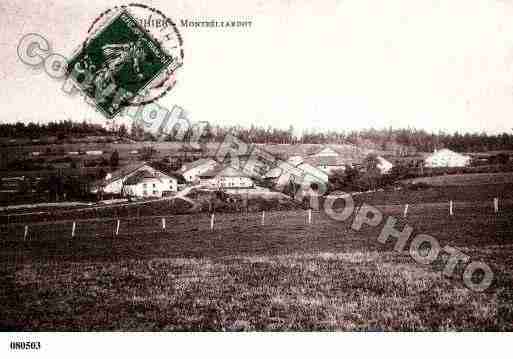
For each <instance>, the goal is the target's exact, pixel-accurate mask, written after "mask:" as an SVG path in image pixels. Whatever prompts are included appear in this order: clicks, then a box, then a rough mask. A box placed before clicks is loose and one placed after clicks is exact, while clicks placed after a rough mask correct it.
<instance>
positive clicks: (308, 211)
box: [210, 209, 312, 231]
mask: <svg viewBox="0 0 513 359" xmlns="http://www.w3.org/2000/svg"><path fill="white" fill-rule="evenodd" d="M307 218H308V224H312V209H308V210H307ZM214 223H215V213H212V214H211V215H210V230H211V231H213V230H214ZM260 224H261V225H262V226H264V225H265V211H262V217H261V219H260Z"/></svg>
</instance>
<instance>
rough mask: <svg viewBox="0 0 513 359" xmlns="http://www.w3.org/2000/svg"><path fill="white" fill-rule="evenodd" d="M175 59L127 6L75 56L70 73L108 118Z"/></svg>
mask: <svg viewBox="0 0 513 359" xmlns="http://www.w3.org/2000/svg"><path fill="white" fill-rule="evenodd" d="M173 61H174V59H173V57H171V56H170V55H169V54H167V53H166V51H164V50H163V49H162V47H161V46H160V44H159V42H158V41H156V40H155V39H154V38H153V37H152V36H151V35H150V34H149V32H147V31H146V30H145V29H144V28H143V27H141V25H140V24H139V23H138V22H137V21H136V20H135V19H134V18H133V17H132V16H131V15H130V14H129V13H128V12H127V11H125V10H123V11H121V12H120V13H119V14H118V15H117V16H115V17H114V18H113V19H111V20H110V21H109V23H108V24H106V25H105V26H103V27H102V28H101V29H99V30H98V31H97V32H96V33H95V35H94V37H92V38H91V39H89V40H88V41H86V43H85V44H84V46H83V47H82V49H81V50H80V51H78V52H77V53H76V54H75V55H74V56H73V57H72V58H71V60H70V61H69V63H68V75H69V76H70V77H71V78H72V79H73V80H74V82H75V83H76V84H77V85H78V87H80V89H81V90H82V91H83V92H84V93H85V95H86V96H88V97H89V98H90V99H91V100H92V101H93V102H94V103H95V104H96V106H97V107H98V109H99V110H100V111H101V112H102V113H103V114H104V115H105V116H106V117H107V118H113V117H114V116H116V115H117V114H118V113H119V112H120V111H121V110H122V108H123V107H124V106H126V105H128V104H129V101H130V100H132V99H133V98H134V97H136V96H137V95H138V94H140V93H141V92H142V91H143V90H144V89H145V88H146V87H147V86H148V85H149V84H150V83H151V82H152V81H153V80H154V79H155V78H156V77H157V76H159V75H160V74H162V73H163V72H164V71H166V69H167V68H168V66H169V65H170V64H171V63H172V62H173Z"/></svg>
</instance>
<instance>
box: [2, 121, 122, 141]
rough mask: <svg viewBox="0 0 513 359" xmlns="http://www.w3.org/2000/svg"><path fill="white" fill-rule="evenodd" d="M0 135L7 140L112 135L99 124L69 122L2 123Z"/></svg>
mask: <svg viewBox="0 0 513 359" xmlns="http://www.w3.org/2000/svg"><path fill="white" fill-rule="evenodd" d="M0 134H1V136H2V137H9V138H34V139H36V138H40V137H45V136H48V137H50V136H57V137H61V138H62V137H85V136H106V135H111V134H112V133H111V132H110V131H108V130H107V129H106V128H105V127H103V126H101V125H99V124H92V123H87V122H85V121H83V122H75V121H71V120H66V121H59V122H48V123H33V122H30V123H27V124H25V123H22V122H17V123H3V124H0Z"/></svg>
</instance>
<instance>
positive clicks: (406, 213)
mask: <svg viewBox="0 0 513 359" xmlns="http://www.w3.org/2000/svg"><path fill="white" fill-rule="evenodd" d="M407 215H408V203H406V205H405V206H404V213H403V217H404V218H406V216H407Z"/></svg>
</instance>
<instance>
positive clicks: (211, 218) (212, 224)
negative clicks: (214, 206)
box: [210, 213, 214, 231]
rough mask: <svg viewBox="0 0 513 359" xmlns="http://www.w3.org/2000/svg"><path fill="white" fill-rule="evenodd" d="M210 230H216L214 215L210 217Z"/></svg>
mask: <svg viewBox="0 0 513 359" xmlns="http://www.w3.org/2000/svg"><path fill="white" fill-rule="evenodd" d="M210 230H211V231H213V230H214V214H213V213H212V216H210Z"/></svg>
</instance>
